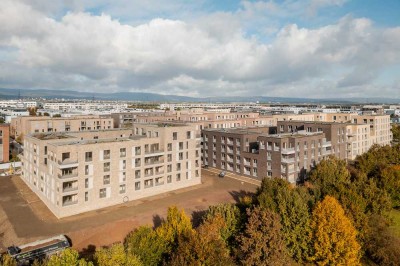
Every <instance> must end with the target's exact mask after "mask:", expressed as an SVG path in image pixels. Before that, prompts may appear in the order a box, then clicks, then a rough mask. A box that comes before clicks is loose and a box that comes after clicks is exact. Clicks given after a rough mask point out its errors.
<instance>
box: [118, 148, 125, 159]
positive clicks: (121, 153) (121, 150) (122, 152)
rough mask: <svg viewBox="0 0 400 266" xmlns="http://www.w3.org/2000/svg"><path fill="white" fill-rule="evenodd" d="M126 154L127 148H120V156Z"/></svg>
mask: <svg viewBox="0 0 400 266" xmlns="http://www.w3.org/2000/svg"><path fill="white" fill-rule="evenodd" d="M125 156H126V148H121V149H119V157H125Z"/></svg>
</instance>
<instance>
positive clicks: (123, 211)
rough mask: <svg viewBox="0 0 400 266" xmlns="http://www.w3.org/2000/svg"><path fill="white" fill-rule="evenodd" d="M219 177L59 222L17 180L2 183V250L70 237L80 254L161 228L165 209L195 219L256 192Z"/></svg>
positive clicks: (250, 184)
mask: <svg viewBox="0 0 400 266" xmlns="http://www.w3.org/2000/svg"><path fill="white" fill-rule="evenodd" d="M218 174H219V171H218V170H216V169H211V168H210V169H203V171H202V184H200V185H197V186H194V187H191V188H185V189H180V190H176V191H174V192H170V193H165V194H160V195H157V196H154V197H149V198H146V199H142V200H137V201H131V202H128V203H124V204H120V205H117V206H113V207H109V208H105V209H101V210H97V211H92V212H88V213H84V214H80V215H75V216H72V217H68V218H63V219H57V218H56V217H55V216H54V215H53V214H52V213H51V212H50V211H49V210H48V209H47V207H46V206H45V205H44V204H43V203H42V202H41V201H40V200H39V198H38V197H37V196H36V195H35V194H34V193H33V192H32V191H31V190H30V189H29V188H28V187H27V186H26V185H25V184H24V182H23V181H22V180H21V179H20V177H19V176H14V177H12V178H10V177H0V250H1V249H4V248H5V247H7V246H9V245H12V244H22V243H26V242H30V241H34V240H37V239H41V238H46V237H49V236H52V235H56V234H66V235H68V236H69V237H70V238H71V240H72V244H73V246H74V248H76V249H78V250H84V249H86V248H88V246H89V245H93V246H102V245H108V244H111V243H114V242H117V241H121V240H123V238H124V236H125V235H126V234H127V233H129V232H130V231H131V230H132V229H134V228H135V227H137V226H139V225H144V224H149V225H154V224H157V223H159V221H160V219H162V218H163V217H165V215H166V211H167V208H168V206H171V205H177V206H178V207H179V208H184V209H185V211H186V213H188V214H190V215H192V217H194V218H196V216H198V215H199V213H201V212H202V211H204V210H206V209H207V208H208V206H210V205H215V204H218V203H223V202H235V201H237V200H238V199H239V197H240V196H241V195H244V194H247V193H253V192H255V191H256V188H257V186H258V183H259V181H256V180H251V179H248V180H247V178H245V177H244V178H243V177H238V176H235V175H233V174H230V173H227V175H226V176H225V177H224V178H219V177H218ZM93 246H92V247H90V248H93Z"/></svg>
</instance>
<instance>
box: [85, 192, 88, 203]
mask: <svg viewBox="0 0 400 266" xmlns="http://www.w3.org/2000/svg"><path fill="white" fill-rule="evenodd" d="M88 200H89V192H87V191H86V192H85V201H88Z"/></svg>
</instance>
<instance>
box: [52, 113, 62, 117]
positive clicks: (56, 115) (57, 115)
mask: <svg viewBox="0 0 400 266" xmlns="http://www.w3.org/2000/svg"><path fill="white" fill-rule="evenodd" d="M53 117H61V115H60V114H55V115H53Z"/></svg>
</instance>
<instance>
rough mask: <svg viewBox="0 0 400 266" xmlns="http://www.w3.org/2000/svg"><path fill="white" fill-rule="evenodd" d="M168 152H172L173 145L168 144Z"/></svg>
mask: <svg viewBox="0 0 400 266" xmlns="http://www.w3.org/2000/svg"><path fill="white" fill-rule="evenodd" d="M167 150H168V151H172V143H168V145H167Z"/></svg>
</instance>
